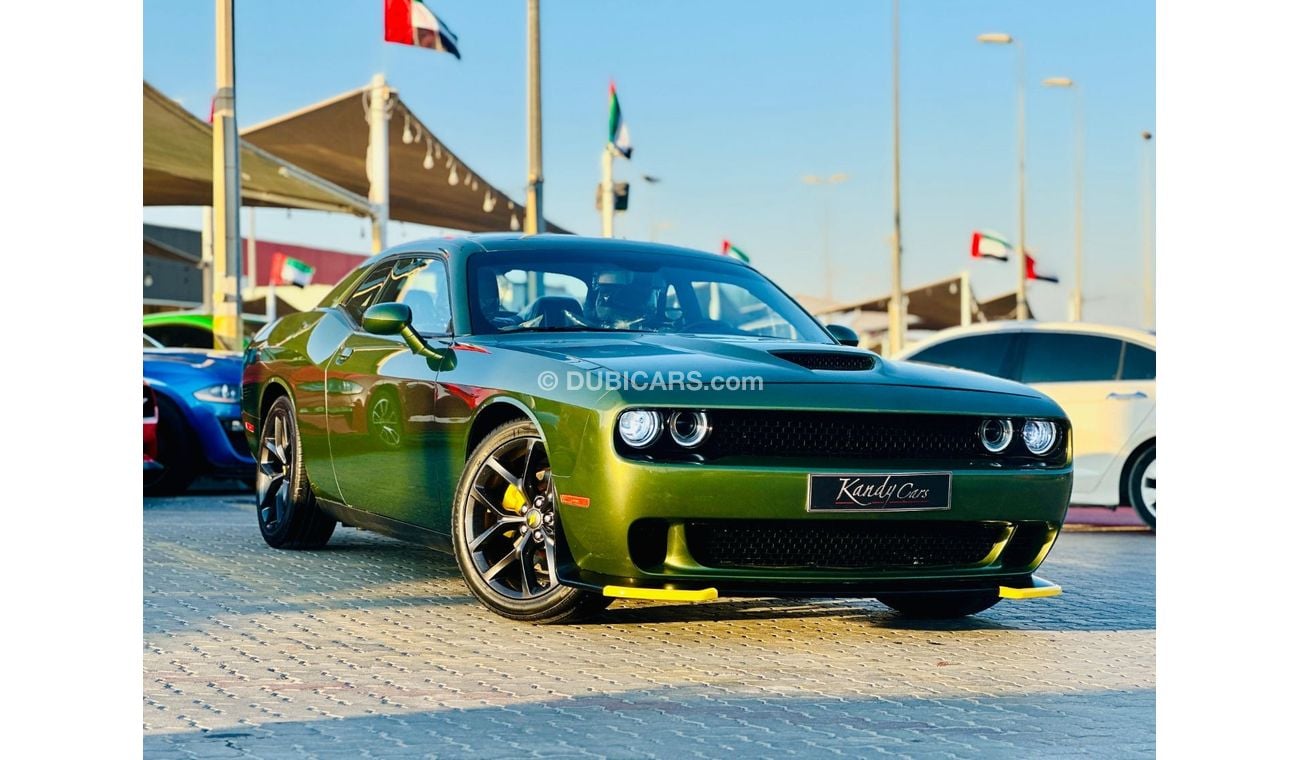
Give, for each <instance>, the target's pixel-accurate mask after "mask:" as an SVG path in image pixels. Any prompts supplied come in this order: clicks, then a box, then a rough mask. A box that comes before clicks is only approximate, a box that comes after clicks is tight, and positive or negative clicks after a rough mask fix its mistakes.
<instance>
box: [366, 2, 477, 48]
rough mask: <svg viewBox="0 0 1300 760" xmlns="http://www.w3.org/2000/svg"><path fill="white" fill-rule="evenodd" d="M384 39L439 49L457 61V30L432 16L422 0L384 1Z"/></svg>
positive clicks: (400, 43)
mask: <svg viewBox="0 0 1300 760" xmlns="http://www.w3.org/2000/svg"><path fill="white" fill-rule="evenodd" d="M384 40H385V41H387V42H396V43H397V44H399V45H414V46H416V47H422V48H429V49H430V50H441V51H442V52H444V53H451V54H452V55H454V56H456V60H458V61H459V60H460V48H459V47H458V46H457V40H456V33H455V32H453V31H452V30H451V29H450V28H448V27H447V25H446V24H445V23H443V22H442V21H441V20H439V19H438V17H437V16H435V15H433V11H431V10H429V6H427V5H425V4H424V2H423V1H422V0H384Z"/></svg>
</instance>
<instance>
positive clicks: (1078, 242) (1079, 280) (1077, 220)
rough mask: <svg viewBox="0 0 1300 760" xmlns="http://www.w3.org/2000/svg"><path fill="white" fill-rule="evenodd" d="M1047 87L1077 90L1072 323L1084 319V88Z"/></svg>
mask: <svg viewBox="0 0 1300 760" xmlns="http://www.w3.org/2000/svg"><path fill="white" fill-rule="evenodd" d="M1043 85H1044V86H1045V87H1064V88H1068V89H1071V90H1073V91H1074V293H1073V296H1072V299H1071V302H1070V321H1071V322H1080V321H1082V320H1083V89H1082V88H1081V87H1080V86H1079V83H1078V82H1076V81H1074V80H1073V79H1070V78H1069V77H1051V78H1050V79H1044V80H1043Z"/></svg>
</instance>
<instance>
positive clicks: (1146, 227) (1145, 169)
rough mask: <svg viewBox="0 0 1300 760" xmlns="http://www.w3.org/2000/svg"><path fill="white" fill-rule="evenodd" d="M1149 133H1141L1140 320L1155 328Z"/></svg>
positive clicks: (1148, 326)
mask: <svg viewBox="0 0 1300 760" xmlns="http://www.w3.org/2000/svg"><path fill="white" fill-rule="evenodd" d="M1151 174H1152V169H1151V133H1150V132H1145V131H1144V132H1143V133H1142V321H1143V322H1144V323H1145V325H1144V326H1145V327H1146V328H1147V329H1148V330H1154V329H1156V296H1155V270H1156V266H1155V264H1156V263H1155V259H1154V257H1153V253H1154V250H1155V246H1154V245H1153V244H1152V240H1151V238H1152V233H1153V232H1154V230H1152V224H1151Z"/></svg>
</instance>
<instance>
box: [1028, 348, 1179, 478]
mask: <svg viewBox="0 0 1300 760" xmlns="http://www.w3.org/2000/svg"><path fill="white" fill-rule="evenodd" d="M1123 353H1124V341H1121V340H1119V339H1118V338H1113V337H1110V336H1105V335H1089V334H1085V333H1069V332H1049V331H1032V332H1027V333H1025V336H1024V344H1023V352H1022V358H1021V362H1020V371H1019V380H1020V381H1021V382H1023V383H1026V384H1028V385H1031V386H1033V387H1034V388H1037V389H1038V390H1040V391H1042V392H1043V393H1045V394H1047V395H1048V396H1050V397H1051V398H1052V399H1053V400H1055V401H1056V403H1058V404H1060V405H1061V408H1062V409H1064V410H1065V413H1066V415H1067V416H1068V417H1069V418H1070V425H1071V427H1072V428H1073V431H1074V493H1075V494H1085V493H1090V492H1092V491H1093V490H1095V489H1096V488H1097V486H1098V484H1099V482H1100V480H1101V478H1102V476H1103V475H1105V473H1106V471H1107V470H1108V469H1110V468H1111V467H1113V466H1115V465H1116V459H1117V457H1118V456H1119V454H1120V453H1121V452H1122V451H1123V450H1124V446H1125V444H1126V443H1127V442H1128V440H1129V438H1130V437H1131V436H1132V435H1133V433H1134V431H1136V430H1137V428H1138V426H1139V425H1140V424H1141V423H1142V421H1143V419H1145V418H1146V416H1147V415H1148V414H1150V412H1151V410H1152V408H1153V407H1154V403H1155V401H1154V398H1151V397H1150V394H1146V393H1144V392H1143V391H1142V389H1141V388H1140V387H1137V385H1135V383H1134V381H1129V380H1123V379H1121V377H1120V362H1121V358H1122V355H1123Z"/></svg>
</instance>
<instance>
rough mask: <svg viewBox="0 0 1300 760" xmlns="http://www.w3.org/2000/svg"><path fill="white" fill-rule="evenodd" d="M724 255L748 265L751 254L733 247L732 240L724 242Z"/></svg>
mask: <svg viewBox="0 0 1300 760" xmlns="http://www.w3.org/2000/svg"><path fill="white" fill-rule="evenodd" d="M722 255H723V256H734V257H735V258H738V259H740V260H741V261H743V262H745V263H746V264H748V263H749V254H747V253H745V252H744V251H742V250H740V249H739V248H737V247H736V246H734V245H732V244H731V241H730V240H723V241H722Z"/></svg>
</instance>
